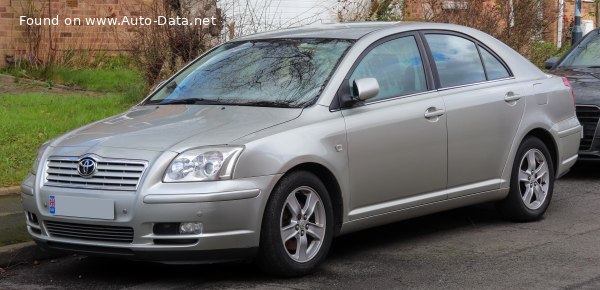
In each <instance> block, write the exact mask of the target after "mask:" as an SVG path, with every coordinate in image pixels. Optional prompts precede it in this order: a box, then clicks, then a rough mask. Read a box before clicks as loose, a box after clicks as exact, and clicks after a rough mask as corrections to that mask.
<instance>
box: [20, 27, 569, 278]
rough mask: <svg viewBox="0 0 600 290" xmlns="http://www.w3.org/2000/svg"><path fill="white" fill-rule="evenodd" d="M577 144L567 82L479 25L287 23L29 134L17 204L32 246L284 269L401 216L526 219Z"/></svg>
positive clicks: (305, 266) (294, 270) (309, 262)
mask: <svg viewBox="0 0 600 290" xmlns="http://www.w3.org/2000/svg"><path fill="white" fill-rule="evenodd" d="M580 136H581V126H580V124H579V122H578V121H577V118H576V116H575V108H574V104H573V99H572V92H571V88H570V86H569V84H568V81H566V80H564V79H561V78H560V77H555V76H550V75H547V74H545V73H543V72H542V71H540V70H539V69H538V68H537V67H535V66H534V65H533V64H531V63H530V62H529V61H527V60H526V59H525V58H523V57H522V56H521V55H519V54H518V53H516V52H515V51H513V50H512V49H510V48H509V47H508V46H506V45H504V44H503V43H501V42H500V41H498V40H496V39H494V38H493V37H491V36H489V35H487V34H485V33H483V32H480V31H477V30H474V29H471V28H467V27H462V26H456V25H449V24H435V23H395V24H394V23H356V24H335V25H325V26H317V27H303V28H296V29H289V30H280V31H274V32H269V33H263V34H256V35H252V36H248V37H243V38H239V39H235V40H233V41H230V42H227V43H225V44H223V45H221V46H219V47H217V48H215V49H213V50H211V51H209V52H207V53H206V54H204V55H203V56H201V57H200V58H198V59H197V60H195V61H194V62H192V63H191V64H190V65H188V66H187V67H185V68H184V69H183V70H181V71H180V72H178V73H177V74H176V75H174V76H173V77H172V78H171V79H169V80H167V81H166V82H165V83H164V84H163V85H162V86H160V87H159V88H158V89H157V90H156V91H154V92H153V93H151V94H150V96H149V97H148V98H146V99H145V100H144V101H143V102H141V103H140V104H139V105H137V106H135V107H133V108H132V109H131V110H129V111H128V112H125V113H123V114H121V115H118V116H115V117H111V118H108V119H105V120H101V121H98V122H96V123H93V124H90V125H87V126H84V127H82V128H79V129H76V130H74V131H72V132H70V133H67V134H65V135H63V136H61V137H59V138H57V139H55V140H52V141H50V142H48V143H46V144H45V145H43V146H42V148H40V150H39V153H38V156H37V158H36V161H35V165H34V167H33V169H32V172H31V174H30V175H29V176H28V177H27V178H26V179H25V181H24V182H23V185H22V191H23V193H22V197H23V205H24V208H25V211H26V215H27V227H28V229H29V233H30V234H31V235H32V237H33V239H34V240H35V241H36V242H37V243H38V244H39V245H40V246H42V247H45V248H49V249H55V250H63V251H68V252H81V253H85V254H95V255H109V256H116V257H123V258H129V259H139V260H151V261H160V262H165V263H182V262H188V263H193V262H215V261H230V260H240V259H248V260H251V259H255V260H256V261H257V263H258V265H259V266H260V267H261V268H262V269H264V270H266V271H268V272H270V273H274V274H277V275H282V276H296V275H303V274H306V273H309V272H311V271H313V270H314V269H315V268H316V267H317V266H318V265H319V264H321V263H322V262H323V260H324V259H325V256H326V255H327V252H328V250H329V248H330V245H331V242H332V240H333V237H334V236H336V235H340V234H346V233H350V232H353V231H357V230H361V229H364V228H369V227H374V226H377V225H381V224H385V223H390V222H394V221H399V220H402V219H407V218H411V217H415V216H421V215H425V214H429V213H433V212H438V211H443V210H447V209H451V208H456V207H461V206H466V205H471V204H475V203H481V202H489V201H493V202H496V203H497V205H498V208H499V209H500V212H501V213H502V214H503V215H504V216H505V217H507V218H508V219H511V220H514V221H520V222H525V221H533V220H537V219H540V218H541V217H542V215H543V214H544V212H545V211H546V209H547V208H548V205H549V203H550V200H551V198H552V192H553V185H554V180H555V178H558V177H560V176H561V175H563V174H564V173H566V172H567V171H568V170H569V168H570V167H571V166H572V165H573V164H574V163H575V161H576V159H577V149H578V147H579V140H580ZM390 234H394V233H390Z"/></svg>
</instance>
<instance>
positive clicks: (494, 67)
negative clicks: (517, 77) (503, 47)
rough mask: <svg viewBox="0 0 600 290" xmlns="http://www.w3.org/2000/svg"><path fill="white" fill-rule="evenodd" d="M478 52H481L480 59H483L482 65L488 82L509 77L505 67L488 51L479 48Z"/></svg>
mask: <svg viewBox="0 0 600 290" xmlns="http://www.w3.org/2000/svg"><path fill="white" fill-rule="evenodd" d="M479 52H481V58H482V59H483V64H484V65H485V71H486V72H487V77H488V80H497V79H503V78H507V77H509V76H510V73H509V72H508V70H507V69H506V67H505V66H504V65H503V64H502V63H501V62H500V60H498V59H497V58H496V57H495V56H493V55H492V54H491V53H490V52H489V51H487V50H486V49H485V48H483V47H481V46H480V47H479Z"/></svg>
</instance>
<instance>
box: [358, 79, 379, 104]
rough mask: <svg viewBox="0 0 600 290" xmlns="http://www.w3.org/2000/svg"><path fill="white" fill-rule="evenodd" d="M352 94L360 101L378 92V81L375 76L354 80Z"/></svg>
mask: <svg viewBox="0 0 600 290" xmlns="http://www.w3.org/2000/svg"><path fill="white" fill-rule="evenodd" d="M352 90H353V92H352V95H353V96H354V97H356V98H357V99H358V100H360V101H366V100H368V99H370V98H373V97H375V96H377V95H378V94H379V82H378V81H377V79H376V78H364V79H358V80H354V83H353V84H352Z"/></svg>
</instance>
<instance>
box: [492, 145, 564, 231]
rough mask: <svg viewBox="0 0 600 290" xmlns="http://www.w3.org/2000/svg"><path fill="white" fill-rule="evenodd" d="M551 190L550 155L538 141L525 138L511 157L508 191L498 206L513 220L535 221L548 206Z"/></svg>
mask: <svg viewBox="0 0 600 290" xmlns="http://www.w3.org/2000/svg"><path fill="white" fill-rule="evenodd" d="M553 190H554V166H553V164H552V159H551V158H550V152H549V151H548V148H547V147H546V145H545V144H544V142H542V141H541V140H540V139H538V138H536V137H528V138H527V139H525V140H524V141H523V143H522V144H521V146H520V147H519V150H518V151H517V155H516V157H515V162H514V164H513V168H512V174H511V180H510V192H509V194H508V196H507V197H506V199H505V200H503V201H501V202H500V203H499V204H498V207H499V209H500V211H501V213H502V214H503V215H504V216H505V217H506V218H508V219H510V220H513V221H518V222H527V221H534V220H539V219H540V218H541V217H542V216H543V215H544V213H545V212H546V209H548V206H549V205H550V200H551V199H552V192H553Z"/></svg>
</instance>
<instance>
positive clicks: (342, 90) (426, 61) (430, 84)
mask: <svg viewBox="0 0 600 290" xmlns="http://www.w3.org/2000/svg"><path fill="white" fill-rule="evenodd" d="M407 36H412V37H414V39H415V42H416V44H417V49H418V51H419V56H420V57H421V63H422V64H423V70H424V72H425V83H426V85H427V88H426V90H425V91H423V92H418V93H412V94H407V95H399V96H395V97H389V98H386V99H382V100H375V101H371V102H368V101H367V102H360V103H359V104H360V105H359V106H367V105H370V104H378V103H382V102H387V101H393V100H398V99H403V98H407V97H412V96H416V95H422V94H424V93H430V92H432V91H435V90H436V86H435V83H434V77H433V71H432V69H431V63H430V58H429V57H428V55H427V54H426V52H425V46H424V43H423V40H422V39H421V37H420V35H419V31H416V30H415V31H405V32H401V33H396V34H392V35H388V36H385V37H382V38H380V39H378V40H376V41H374V42H373V43H371V44H369V46H368V47H367V48H366V49H364V50H363V51H362V52H361V54H360V55H359V56H358V57H357V58H356V60H355V61H354V63H353V64H352V67H350V69H349V70H348V72H347V73H346V76H345V77H344V79H343V80H342V83H341V84H340V87H339V88H338V90H337V91H336V93H335V96H334V98H333V100H332V101H331V104H330V105H329V111H331V112H334V111H338V110H344V109H351V108H354V107H355V106H349V107H342V104H341V101H340V98H341V96H342V95H346V94H349V93H350V92H349V88H348V86H347V84H348V82H349V81H350V77H351V76H352V74H353V73H354V71H355V70H356V67H357V66H358V65H359V64H360V63H361V61H362V60H363V59H364V58H365V56H366V55H367V54H369V52H371V50H373V49H375V48H376V47H378V46H379V45H381V44H383V43H385V42H388V41H392V40H395V39H399V38H402V37H407Z"/></svg>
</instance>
